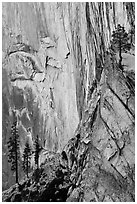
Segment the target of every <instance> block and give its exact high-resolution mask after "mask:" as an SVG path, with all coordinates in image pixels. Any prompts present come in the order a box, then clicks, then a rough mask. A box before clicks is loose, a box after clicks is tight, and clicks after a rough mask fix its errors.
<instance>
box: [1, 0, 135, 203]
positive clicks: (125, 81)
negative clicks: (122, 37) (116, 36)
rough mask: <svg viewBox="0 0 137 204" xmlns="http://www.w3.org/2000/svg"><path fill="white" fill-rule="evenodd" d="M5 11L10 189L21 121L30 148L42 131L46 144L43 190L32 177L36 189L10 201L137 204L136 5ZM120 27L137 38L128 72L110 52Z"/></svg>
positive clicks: (27, 6) (7, 6) (6, 174)
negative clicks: (14, 137) (13, 140)
mask: <svg viewBox="0 0 137 204" xmlns="http://www.w3.org/2000/svg"><path fill="white" fill-rule="evenodd" d="M2 7H3V8H2V29H3V30H2V37H3V38H2V42H3V45H2V77H3V79H2V104H3V107H2V111H3V114H2V117H3V118H2V120H3V122H2V131H3V132H2V134H3V136H2V139H3V143H2V144H3V171H2V173H3V190H5V189H7V188H9V187H10V186H11V185H12V184H14V183H15V177H14V175H13V173H12V172H11V170H10V165H9V164H8V160H7V151H8V150H7V146H6V144H7V141H8V138H9V135H10V130H11V125H12V122H13V120H14V118H17V121H18V130H19V135H20V152H21V153H22V152H23V148H24V145H25V141H26V140H29V143H30V145H31V146H32V148H33V143H34V139H35V137H36V136H37V135H39V138H40V144H41V146H42V148H43V149H42V151H41V154H40V164H41V173H39V175H40V181H39V187H38V185H37V184H35V185H36V186H35V185H33V175H32V178H30V180H29V181H24V182H23V181H22V184H21V187H20V188H22V189H25V185H28V188H29V190H28V188H26V189H25V190H24V191H23V190H21V192H26V193H24V194H22V193H19V192H17V189H16V186H13V187H11V188H10V189H9V190H7V191H5V192H4V193H3V198H4V200H5V201H97V202H98V201H100V202H102V201H103V202H105V201H134V199H135V196H134V184H135V179H134V175H135V173H134V170H135V134H134V128H135V107H134V102H135V101H134V98H135V73H134V68H135V67H134V61H135V59H134V58H135V55H134V48H135V45H134V38H135V36H134V32H132V33H131V30H132V31H133V29H134V25H135V11H134V10H135V5H134V3H131V2H130V3H122V2H121V3H116V2H114V3H113V2H111V3H108V2H107V3H105V2H104V3H103V2H102V3H95V2H88V3H86V2H83V3H82V2H81V3H72V2H71V3H61V2H59V3H32V2H31V3H3V5H2ZM118 24H121V25H123V26H124V27H125V29H126V31H127V32H130V33H131V45H132V46H131V49H130V51H128V52H124V53H122V57H123V61H122V63H123V67H124V68H123V69H124V70H123V71H122V70H121V69H120V68H119V66H118V56H117V54H115V53H113V52H112V51H111V50H110V49H109V48H110V40H111V35H112V31H113V30H115V28H116V26H117V25H118ZM46 155H48V156H46ZM31 165H32V169H33V168H35V165H34V161H33V158H32V161H31ZM55 167H56V168H55ZM47 172H48V173H47ZM19 176H20V180H21V179H22V178H23V176H24V175H23V172H22V171H21V170H20V175H19ZM44 181H45V182H44ZM28 183H29V184H28ZM23 185H24V187H22V186H23ZM35 188H36V189H35ZM34 189H35V190H34ZM51 189H52V190H53V192H52V196H53V195H54V196H53V197H52V196H51V195H49V194H48V192H49V191H50V190H51ZM18 191H20V189H18ZM11 192H12V193H11ZM13 192H14V193H13ZM62 194H64V197H62ZM24 195H25V196H24ZM34 195H37V196H34ZM55 195H58V196H55Z"/></svg>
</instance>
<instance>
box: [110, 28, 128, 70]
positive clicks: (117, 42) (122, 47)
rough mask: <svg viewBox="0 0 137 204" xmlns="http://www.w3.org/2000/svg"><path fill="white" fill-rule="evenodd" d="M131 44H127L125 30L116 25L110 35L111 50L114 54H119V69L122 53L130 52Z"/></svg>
mask: <svg viewBox="0 0 137 204" xmlns="http://www.w3.org/2000/svg"><path fill="white" fill-rule="evenodd" d="M130 47H131V44H130V43H129V35H128V33H127V32H126V31H125V28H124V27H123V26H121V25H120V24H118V26H117V28H116V30H115V31H113V34H112V40H111V49H112V50H113V51H114V52H117V51H118V52H119V67H120V68H122V52H125V51H127V50H130Z"/></svg>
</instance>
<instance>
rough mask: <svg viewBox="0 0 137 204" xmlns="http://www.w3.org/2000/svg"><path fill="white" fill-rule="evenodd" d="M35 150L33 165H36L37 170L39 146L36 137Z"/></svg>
mask: <svg viewBox="0 0 137 204" xmlns="http://www.w3.org/2000/svg"><path fill="white" fill-rule="evenodd" d="M34 145H35V150H34V159H35V164H36V165H37V169H38V168H39V151H40V149H41V148H40V145H39V137H38V135H37V137H36V139H35V143H34Z"/></svg>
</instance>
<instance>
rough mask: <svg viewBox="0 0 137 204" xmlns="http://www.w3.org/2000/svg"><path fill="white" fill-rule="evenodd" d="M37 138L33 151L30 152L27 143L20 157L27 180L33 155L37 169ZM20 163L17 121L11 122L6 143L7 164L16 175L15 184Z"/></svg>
mask: <svg viewBox="0 0 137 204" xmlns="http://www.w3.org/2000/svg"><path fill="white" fill-rule="evenodd" d="M40 149H41V148H40V144H39V137H38V135H37V137H36V139H35V142H34V151H32V149H31V147H30V145H29V142H28V141H27V142H26V144H25V148H24V151H23V155H22V168H23V171H24V172H25V174H26V175H27V178H28V173H29V171H30V167H31V157H32V154H33V153H34V159H35V164H36V166H37V169H38V168H39V151H40ZM19 161H20V150H19V134H18V128H17V121H15V122H13V125H12V127H11V136H10V138H9V141H8V162H9V163H10V164H11V170H12V171H14V172H15V174H16V183H19V179H18V166H19Z"/></svg>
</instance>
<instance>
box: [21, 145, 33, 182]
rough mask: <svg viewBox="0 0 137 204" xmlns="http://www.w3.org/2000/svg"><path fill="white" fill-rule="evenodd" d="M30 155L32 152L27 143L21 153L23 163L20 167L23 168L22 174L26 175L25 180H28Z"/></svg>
mask: <svg viewBox="0 0 137 204" xmlns="http://www.w3.org/2000/svg"><path fill="white" fill-rule="evenodd" d="M31 155H32V151H31V148H30V145H29V143H28V141H27V142H26V145H25V148H24V151H23V161H22V167H23V170H24V172H25V173H26V175H27V178H28V172H29V169H30V164H31V163H30V160H31Z"/></svg>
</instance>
